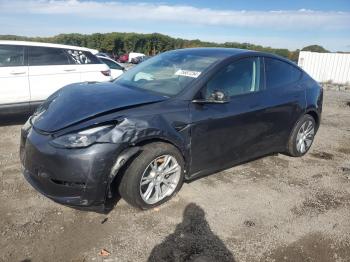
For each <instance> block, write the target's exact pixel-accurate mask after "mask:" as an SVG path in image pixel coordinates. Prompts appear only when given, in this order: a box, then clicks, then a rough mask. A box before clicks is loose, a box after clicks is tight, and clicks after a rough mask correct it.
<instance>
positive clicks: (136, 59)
mask: <svg viewBox="0 0 350 262" xmlns="http://www.w3.org/2000/svg"><path fill="white" fill-rule="evenodd" d="M147 59H149V56H138V57H134V58H132V59H131V63H132V64H140V63H142V62H144V61H146V60H147Z"/></svg>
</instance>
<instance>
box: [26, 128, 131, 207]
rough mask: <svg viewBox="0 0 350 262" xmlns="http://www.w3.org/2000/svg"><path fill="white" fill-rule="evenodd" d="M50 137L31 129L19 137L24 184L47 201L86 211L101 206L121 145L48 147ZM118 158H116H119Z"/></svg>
mask: <svg viewBox="0 0 350 262" xmlns="http://www.w3.org/2000/svg"><path fill="white" fill-rule="evenodd" d="M50 139H51V138H50V135H44V134H40V133H38V132H36V131H35V130H34V129H33V128H31V129H30V130H29V131H27V132H25V131H23V130H22V136H21V147H20V154H21V162H22V165H23V174H24V176H25V178H26V179H27V181H28V182H29V183H30V184H31V185H32V186H33V187H34V188H35V189H36V190H38V191H39V192H40V193H42V194H43V195H45V196H47V197H49V198H50V199H52V200H54V201H56V202H58V203H61V204H64V205H69V206H75V207H80V208H86V209H94V208H91V207H97V206H99V207H101V206H104V204H105V201H106V197H107V194H108V192H109V186H110V183H111V182H112V179H113V176H114V175H116V173H117V171H118V167H119V166H120V165H121V163H120V162H122V163H124V162H125V160H123V161H122V160H121V159H120V153H121V152H122V150H123V147H122V146H121V144H114V143H97V144H93V145H91V146H89V147H87V148H83V149H64V148H56V147H53V146H51V145H50V143H49V140H50ZM118 156H119V158H118Z"/></svg>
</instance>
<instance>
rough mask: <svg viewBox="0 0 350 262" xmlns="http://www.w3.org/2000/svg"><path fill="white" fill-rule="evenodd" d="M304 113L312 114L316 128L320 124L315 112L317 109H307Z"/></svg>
mask: <svg viewBox="0 0 350 262" xmlns="http://www.w3.org/2000/svg"><path fill="white" fill-rule="evenodd" d="M305 115H310V116H312V118H313V119H314V120H315V123H316V128H317V129H318V128H319V126H320V116H319V114H318V113H317V111H316V110H315V109H312V108H311V109H309V110H307V111H306V112H305Z"/></svg>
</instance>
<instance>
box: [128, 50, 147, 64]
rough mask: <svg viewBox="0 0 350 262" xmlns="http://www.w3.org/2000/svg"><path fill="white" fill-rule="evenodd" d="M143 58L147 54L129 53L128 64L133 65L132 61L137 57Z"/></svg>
mask: <svg viewBox="0 0 350 262" xmlns="http://www.w3.org/2000/svg"><path fill="white" fill-rule="evenodd" d="M141 56H145V54H142V53H135V52H131V53H129V57H128V58H129V59H128V62H129V63H131V61H132V59H134V58H136V57H141Z"/></svg>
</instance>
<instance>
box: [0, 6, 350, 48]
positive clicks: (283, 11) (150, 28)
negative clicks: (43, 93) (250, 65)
mask: <svg viewBox="0 0 350 262" xmlns="http://www.w3.org/2000/svg"><path fill="white" fill-rule="evenodd" d="M72 32H76V33H95V32H100V33H104V32H139V33H153V32H159V33H163V34H167V35H170V36H173V37H182V38H186V39H197V38H198V39H201V40H206V41H215V42H227V41H236V42H249V43H253V44H261V45H264V46H272V47H285V48H289V49H297V48H302V47H304V46H306V45H309V44H319V45H322V46H324V47H325V48H327V49H330V50H332V51H338V50H341V51H350V0H332V1H321V0H317V1H316V0H309V1H307V0H293V1H283V0H265V1H262V0H255V1H253V0H244V1H242V0H216V1H214V0H192V1H188V0H187V1H186V0H176V1H154V0H144V1H126V0H119V1H111V0H36V1H35V0H0V34H15V35H25V36H52V35H56V34H59V33H72Z"/></svg>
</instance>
